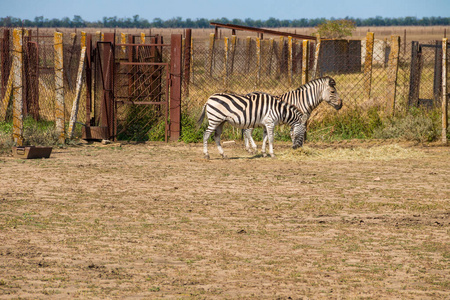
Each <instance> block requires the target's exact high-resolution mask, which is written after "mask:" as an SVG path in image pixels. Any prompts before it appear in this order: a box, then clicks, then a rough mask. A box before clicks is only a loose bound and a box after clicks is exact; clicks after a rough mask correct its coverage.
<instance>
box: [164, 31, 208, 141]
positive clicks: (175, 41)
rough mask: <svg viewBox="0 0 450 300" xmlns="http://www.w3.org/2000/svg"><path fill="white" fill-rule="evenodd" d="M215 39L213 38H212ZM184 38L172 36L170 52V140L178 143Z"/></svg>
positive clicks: (178, 35)
mask: <svg viewBox="0 0 450 300" xmlns="http://www.w3.org/2000/svg"><path fill="white" fill-rule="evenodd" d="M211 37H212V38H213V36H211ZM181 43H182V36H181V34H172V36H171V41H170V45H171V50H170V71H171V92H170V140H171V141H177V140H178V139H179V138H180V135H181V67H182V66H181V63H182V61H181V57H182V47H181Z"/></svg>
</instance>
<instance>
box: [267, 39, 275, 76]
mask: <svg viewBox="0 0 450 300" xmlns="http://www.w3.org/2000/svg"><path fill="white" fill-rule="evenodd" d="M273 52H274V40H273V38H270V39H269V50H268V54H269V65H268V68H267V75H270V74H272V63H273Z"/></svg>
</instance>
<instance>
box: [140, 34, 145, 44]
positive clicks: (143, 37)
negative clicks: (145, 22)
mask: <svg viewBox="0 0 450 300" xmlns="http://www.w3.org/2000/svg"><path fill="white" fill-rule="evenodd" d="M141 44H145V32H141Z"/></svg>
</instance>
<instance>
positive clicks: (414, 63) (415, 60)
mask: <svg viewBox="0 0 450 300" xmlns="http://www.w3.org/2000/svg"><path fill="white" fill-rule="evenodd" d="M421 56H422V48H421V47H420V45H419V42H416V41H413V42H412V44H411V66H410V74H409V96H408V105H409V106H418V105H419V90H420V59H421Z"/></svg>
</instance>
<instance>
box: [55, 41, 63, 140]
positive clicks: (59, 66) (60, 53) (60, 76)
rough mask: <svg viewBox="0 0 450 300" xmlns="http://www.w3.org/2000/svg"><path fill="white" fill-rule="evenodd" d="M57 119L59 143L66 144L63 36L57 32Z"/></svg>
mask: <svg viewBox="0 0 450 300" xmlns="http://www.w3.org/2000/svg"><path fill="white" fill-rule="evenodd" d="M54 43H55V45H54V47H55V94H56V98H55V118H56V133H57V134H58V136H59V137H58V142H59V143H60V144H63V143H64V142H65V132H64V126H65V124H64V123H65V113H64V111H65V110H64V79H63V76H64V75H63V73H64V72H63V34H62V33H61V32H55V35H54Z"/></svg>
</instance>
